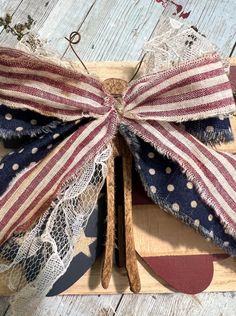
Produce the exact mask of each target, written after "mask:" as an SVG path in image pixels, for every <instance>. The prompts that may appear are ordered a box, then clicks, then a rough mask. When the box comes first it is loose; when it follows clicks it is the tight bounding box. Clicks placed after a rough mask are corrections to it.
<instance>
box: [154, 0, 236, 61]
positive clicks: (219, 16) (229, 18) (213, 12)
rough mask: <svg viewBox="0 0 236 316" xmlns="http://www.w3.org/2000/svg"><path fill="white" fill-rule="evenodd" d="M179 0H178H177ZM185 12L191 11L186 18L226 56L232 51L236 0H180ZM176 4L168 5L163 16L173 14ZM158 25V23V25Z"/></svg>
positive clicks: (187, 21)
mask: <svg viewBox="0 0 236 316" xmlns="http://www.w3.org/2000/svg"><path fill="white" fill-rule="evenodd" d="M175 2H177V1H175ZM178 3H179V4H181V5H182V6H183V10H184V11H185V12H189V11H190V15H189V17H188V18H187V19H186V20H184V21H185V22H186V23H189V24H190V25H195V26H197V27H198V29H199V30H200V32H201V33H203V34H205V35H206V36H207V37H208V38H209V39H210V40H211V41H212V42H213V43H215V45H217V46H218V47H219V49H220V50H221V51H222V53H224V54H225V55H226V56H228V55H229V54H230V52H231V51H232V48H233V45H234V43H235V39H236V20H235V12H236V1H235V0H220V1H217V0H208V1H199V0H182V1H181V0H179V1H178ZM175 12H176V6H174V5H173V4H171V1H170V5H168V6H167V7H166V9H165V10H164V12H163V16H172V17H174V16H173V13H175ZM157 27H158V25H157Z"/></svg>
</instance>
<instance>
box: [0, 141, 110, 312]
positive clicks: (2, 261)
mask: <svg viewBox="0 0 236 316" xmlns="http://www.w3.org/2000/svg"><path fill="white" fill-rule="evenodd" d="M110 154H111V147H110V146H108V147H107V148H105V149H104V150H103V151H102V152H100V153H99V154H98V155H97V156H96V157H95V158H94V159H93V160H92V161H90V162H89V163H87V164H86V165H85V166H84V168H83V170H81V171H80V172H79V173H78V174H77V175H75V176H74V177H73V179H71V180H70V181H69V182H68V183H67V184H66V185H65V186H64V187H63V189H62V191H61V193H60V195H59V196H58V197H57V199H56V200H54V201H53V203H52V204H51V207H50V208H49V209H48V210H47V211H46V213H45V214H43V215H42V217H41V218H40V219H39V220H38V222H37V223H36V225H35V226H34V227H33V228H32V229H31V230H30V231H28V232H26V233H24V234H23V233H21V234H16V235H14V236H13V237H12V238H11V239H10V240H9V241H8V242H6V243H5V244H4V245H3V246H2V247H1V251H0V252H1V257H0V272H1V273H0V282H1V284H4V285H5V286H6V288H8V289H9V290H10V291H11V292H13V293H14V296H13V298H12V299H11V308H12V312H13V314H14V315H17V316H21V315H22V316H23V315H24V316H26V315H31V314H32V310H34V309H35V308H37V306H38V305H39V303H40V300H41V299H42V298H43V297H44V296H46V295H47V293H48V292H49V290H50V289H51V288H52V286H53V284H54V283H55V282H56V280H57V279H58V278H59V277H60V276H61V275H63V274H64V273H65V271H66V270H67V268H68V265H69V264H70V262H71V260H72V258H73V255H74V247H75V244H76V243H77V242H78V240H79V237H80V235H81V233H82V232H83V230H84V228H85V227H86V224H87V221H88V219H89V216H90V215H91V213H92V212H93V210H94V209H95V207H96V203H97V200H98V197H99V193H100V191H101V189H102V186H103V185H104V181H105V178H106V174H107V165H106V162H107V159H108V158H109V156H110Z"/></svg>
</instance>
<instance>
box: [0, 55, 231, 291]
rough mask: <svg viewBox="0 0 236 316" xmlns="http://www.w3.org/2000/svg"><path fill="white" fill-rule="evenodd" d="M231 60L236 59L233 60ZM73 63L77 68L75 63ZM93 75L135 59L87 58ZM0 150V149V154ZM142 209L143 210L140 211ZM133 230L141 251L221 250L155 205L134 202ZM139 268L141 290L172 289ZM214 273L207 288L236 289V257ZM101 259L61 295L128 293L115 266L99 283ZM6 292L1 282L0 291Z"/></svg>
mask: <svg viewBox="0 0 236 316" xmlns="http://www.w3.org/2000/svg"><path fill="white" fill-rule="evenodd" d="M232 63H235V65H236V62H235V60H233V61H232ZM75 64H76V67H78V68H80V65H79V64H78V63H75ZM86 65H87V67H88V69H89V71H90V73H91V74H93V75H94V76H96V77H98V78H100V79H101V80H104V79H106V78H109V77H111V74H112V77H117V78H122V79H124V80H129V79H130V78H131V77H132V75H133V72H134V69H135V67H136V65H137V62H122V63H120V62H101V63H97V62H90V63H86ZM232 125H233V128H234V130H235V129H236V118H235V117H233V118H232ZM227 146H230V147H228V148H226V149H227V150H229V151H231V152H236V142H232V143H231V144H230V145H227ZM1 154H3V152H0V156H1ZM143 209H145V213H144V212H143ZM133 215H134V234H135V242H136V249H137V250H138V251H140V252H141V253H142V255H149V256H150V255H154V254H155V256H166V255H188V254H191V255H192V254H207V253H214V254H215V253H219V254H220V253H223V251H222V250H221V249H219V248H218V247H216V246H215V245H214V244H212V243H210V242H207V241H206V240H205V239H204V238H203V237H201V236H200V235H199V234H197V233H196V232H194V231H193V230H192V229H191V228H189V227H188V226H186V225H184V224H182V223H181V222H179V221H178V220H177V219H175V218H174V217H172V216H171V215H169V214H167V213H165V212H163V210H161V209H160V208H159V207H157V206H155V205H145V206H143V205H142V206H134V211H133ZM138 267H139V272H140V276H141V283H142V290H141V292H142V293H168V292H171V290H170V289H169V288H168V287H167V284H165V283H163V282H159V281H158V280H157V279H156V278H155V277H153V276H152V275H151V274H150V272H149V271H148V268H147V266H145V264H144V263H143V262H142V260H141V259H140V258H139V262H138ZM214 269H215V274H214V278H213V281H212V283H211V285H210V286H209V287H208V288H207V290H206V291H216V292H217V291H233V290H236V273H235V272H236V259H232V258H229V259H226V260H223V261H220V262H215V263H214ZM100 271H101V259H100V260H98V261H97V262H96V263H95V265H94V266H93V267H92V268H91V269H90V270H89V271H88V272H87V273H86V274H85V275H84V276H83V277H82V278H81V279H80V280H79V281H78V282H76V283H75V284H74V285H73V286H72V287H70V288H69V289H68V290H66V291H65V292H64V293H62V294H63V295H75V294H109V293H110V294H111V293H129V292H130V290H129V285H128V280H127V276H126V272H125V271H124V270H122V269H118V268H114V271H113V275H112V280H111V283H110V286H109V288H108V290H104V289H103V288H102V286H101V284H100ZM8 294H9V293H8V292H7V291H6V289H5V288H3V287H2V286H1V284H0V295H8Z"/></svg>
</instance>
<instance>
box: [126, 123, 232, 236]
mask: <svg viewBox="0 0 236 316" xmlns="http://www.w3.org/2000/svg"><path fill="white" fill-rule="evenodd" d="M129 128H130V130H131V131H132V132H133V133H134V134H137V135H138V136H139V137H141V138H142V139H143V140H144V141H145V142H147V143H149V144H151V145H152V146H153V147H154V148H155V149H156V151H157V152H159V153H160V154H162V155H163V156H165V157H167V158H169V159H171V160H173V157H172V155H171V154H170V152H169V151H168V150H163V149H161V148H157V147H156V146H154V144H152V143H151V141H150V140H149V139H148V138H147V137H144V136H143V135H140V133H139V132H138V131H137V130H135V128H134V127H133V126H132V125H129ZM176 162H177V161H176ZM177 163H178V164H179V166H180V167H181V169H182V171H183V173H185V174H186V176H187V178H188V179H189V180H190V181H192V182H193V183H194V185H195V187H196V189H197V191H198V193H199V195H200V196H201V198H202V199H203V200H204V202H205V203H206V204H207V205H208V206H210V207H212V208H213V210H214V212H215V214H216V215H217V216H218V217H219V219H220V223H221V224H222V226H223V227H224V229H225V232H226V233H228V234H229V235H231V236H233V237H234V238H236V229H234V228H232V227H231V226H230V224H229V223H228V219H227V218H226V217H225V215H224V214H222V213H221V212H220V211H219V209H218V207H217V206H216V205H215V203H214V202H213V201H212V198H211V197H209V195H208V194H207V193H206V191H205V190H204V188H203V187H202V186H201V185H200V184H199V183H198V181H197V180H196V178H195V176H194V174H192V173H191V172H189V170H186V169H185V167H184V165H183V163H182V162H181V161H178V162H177Z"/></svg>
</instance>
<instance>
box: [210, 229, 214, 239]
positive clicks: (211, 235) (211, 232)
mask: <svg viewBox="0 0 236 316" xmlns="http://www.w3.org/2000/svg"><path fill="white" fill-rule="evenodd" d="M209 236H210V237H211V238H214V233H213V230H211V231H210V233H209Z"/></svg>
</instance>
